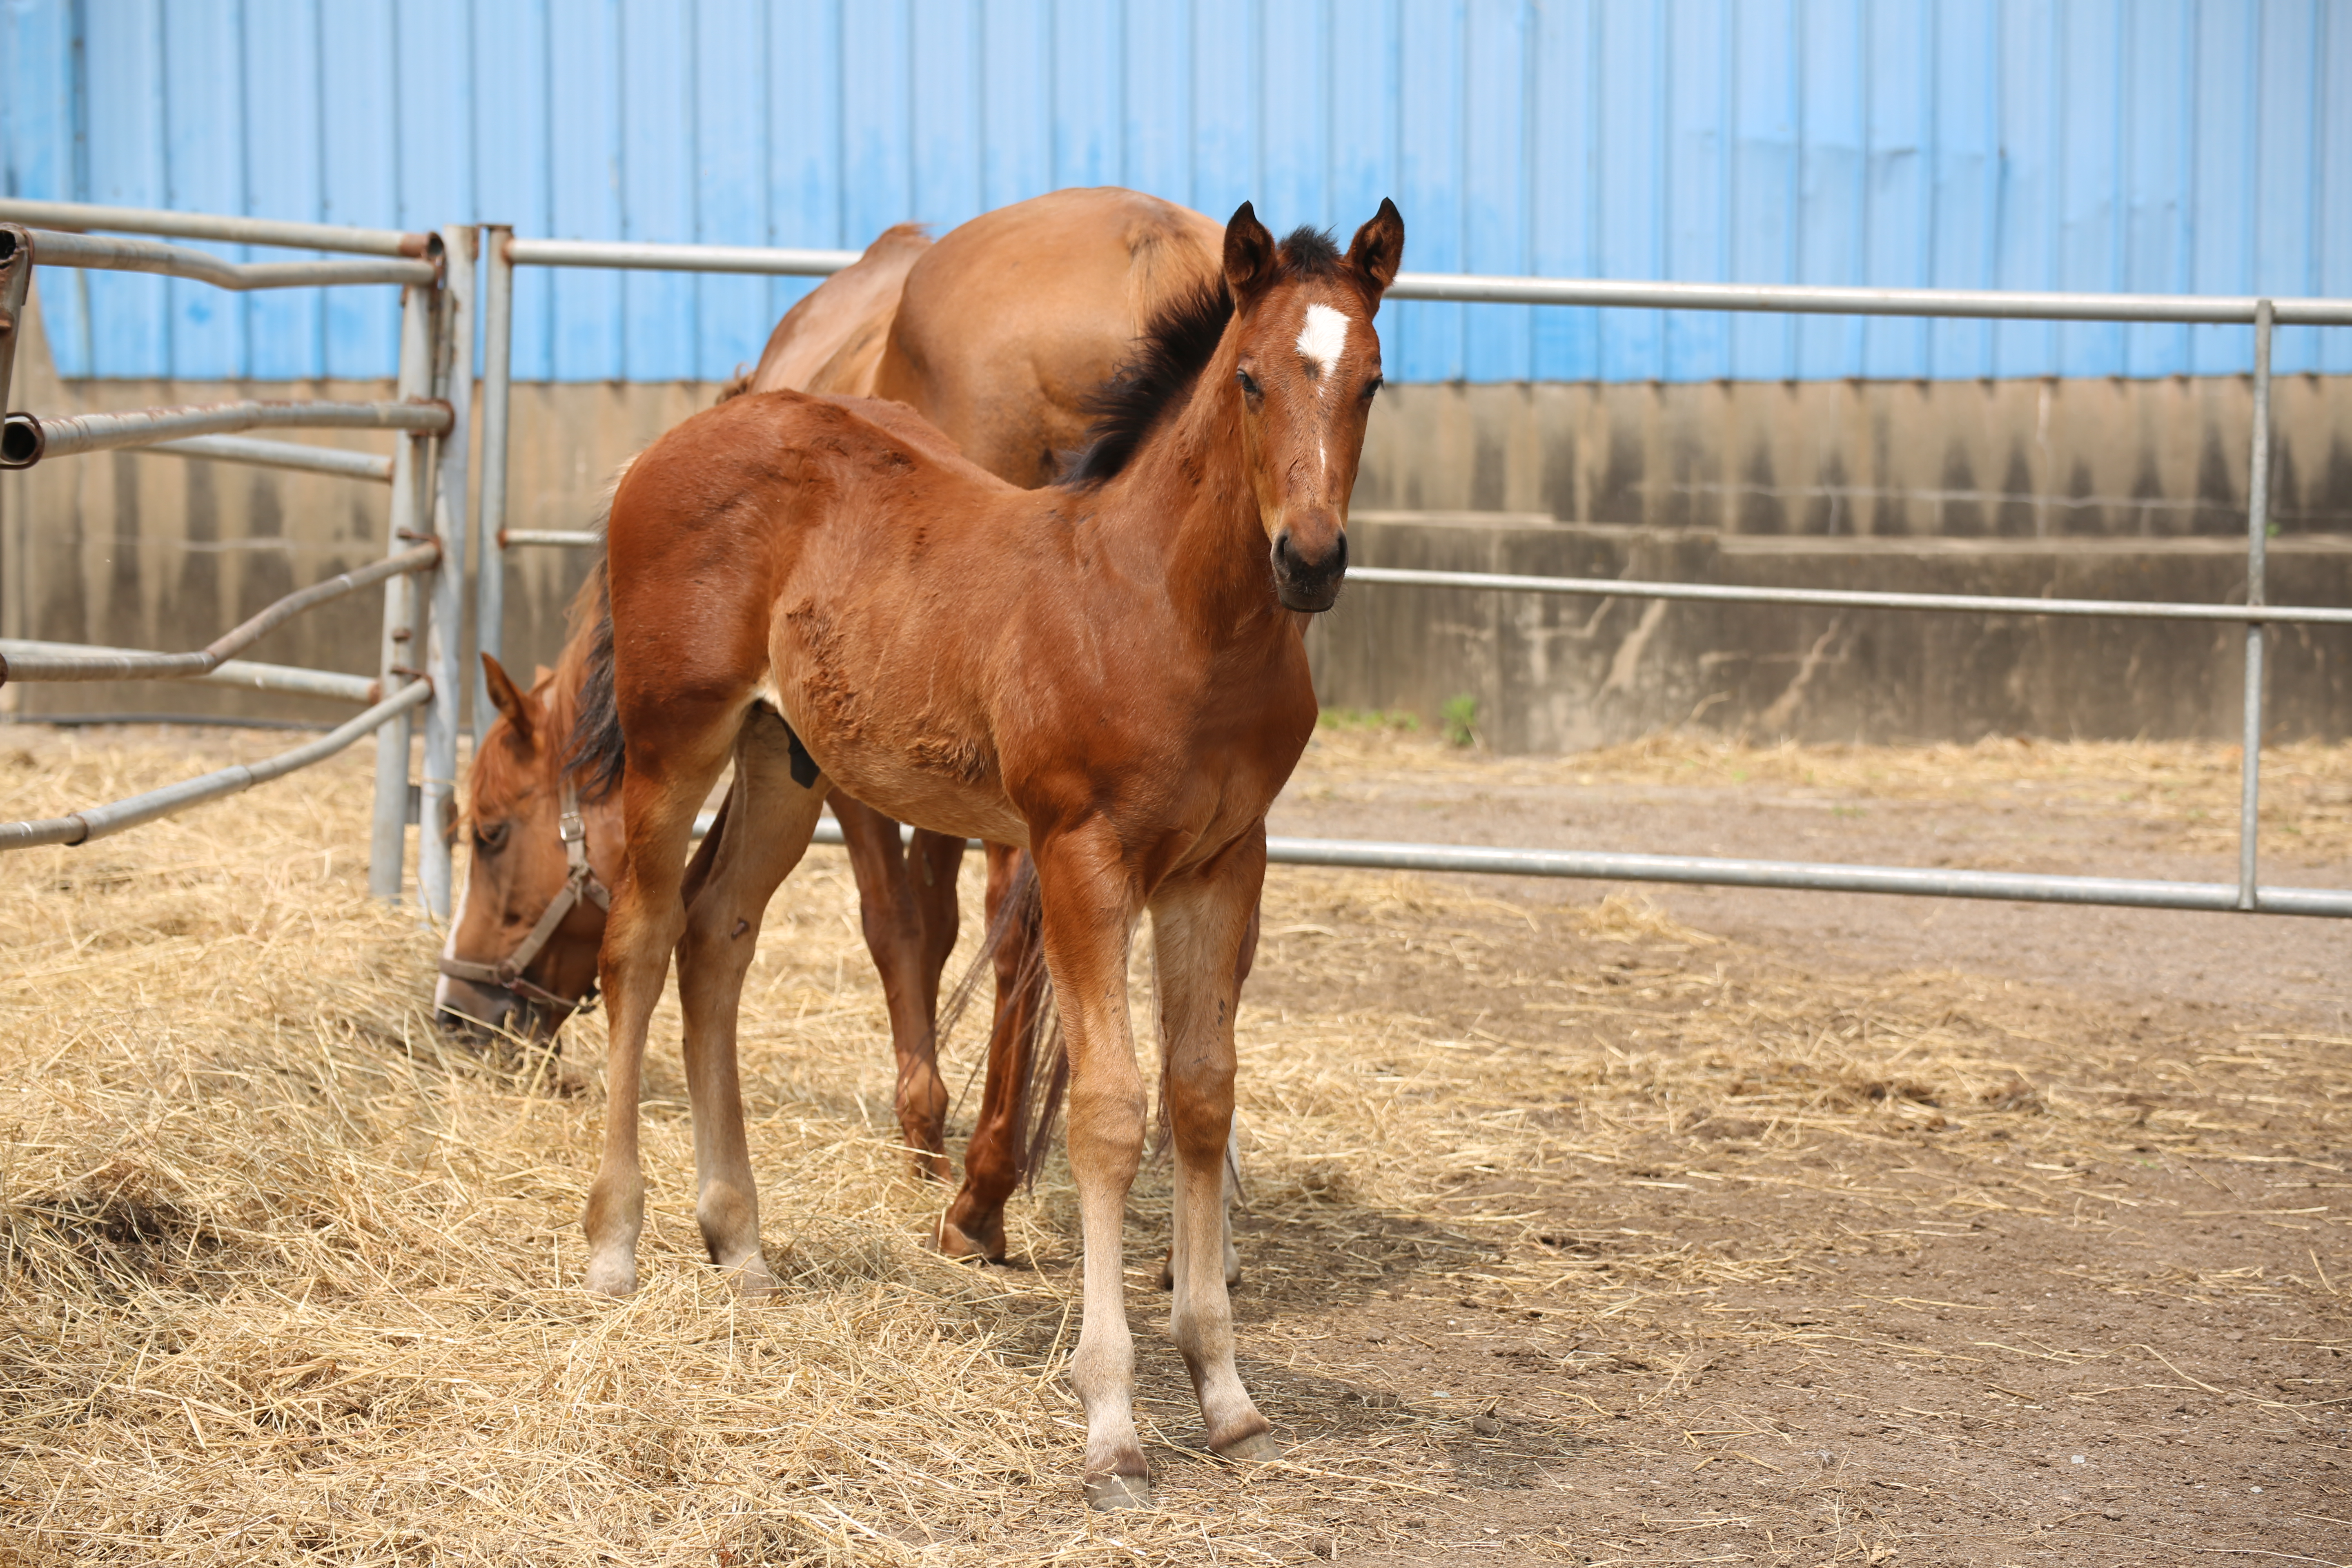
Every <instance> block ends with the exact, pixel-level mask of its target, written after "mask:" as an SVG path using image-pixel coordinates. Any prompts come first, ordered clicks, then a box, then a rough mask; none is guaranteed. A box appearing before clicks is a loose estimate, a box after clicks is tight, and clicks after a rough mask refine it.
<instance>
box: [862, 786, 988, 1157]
mask: <svg viewBox="0 0 2352 1568" xmlns="http://www.w3.org/2000/svg"><path fill="white" fill-rule="evenodd" d="M833 815H834V816H835V819H837V820H838V821H839V822H840V824H841V837H842V841H843V842H844V843H845V845H847V847H848V848H849V868H850V872H851V874H852V875H853V876H855V877H856V879H857V911H858V918H859V923H860V924H861V925H862V926H863V927H864V930H865V933H866V952H869V953H871V954H872V955H873V957H874V968H875V971H876V973H879V974H880V975H881V977H882V1000H883V1005H884V1006H885V1007H886V1008H887V1009H888V1011H889V1015H890V1045H891V1048H892V1050H893V1051H894V1052H895V1053H896V1055H897V1057H898V1093H897V1096H896V1105H897V1110H898V1132H899V1136H900V1137H902V1138H904V1139H905V1140H906V1142H907V1148H908V1151H909V1152H911V1155H912V1157H913V1159H914V1163H915V1171H916V1173H917V1174H919V1175H924V1176H931V1177H936V1178H938V1179H939V1180H941V1181H944V1180H946V1179H947V1175H948V1157H947V1119H948V1090H947V1085H946V1084H945V1083H943V1082H942V1081H940V1059H939V1033H938V1025H939V1009H940V969H941V968H942V967H943V966H944V965H945V964H946V963H947V960H948V953H949V952H951V951H953V949H954V947H955V875H956V869H957V868H958V867H959V866H960V865H961V862H962V859H963V840H962V839H961V838H959V837H951V836H944V835H940V834H937V833H918V834H917V835H916V836H915V842H914V844H913V845H911V846H908V847H901V846H900V844H899V842H898V823H897V822H896V821H895V820H893V819H892V818H890V817H887V816H883V815H882V814H881V813H880V812H878V811H877V810H875V809H874V808H873V807H872V806H870V805H863V804H861V803H859V802H857V801H854V800H851V799H849V798H847V797H846V796H844V795H835V797H834V802H833ZM942 901H944V905H945V907H944V910H942V908H941V904H942ZM942 933H943V934H942ZM935 952H936V955H937V956H936V957H935V956H934V953H935Z"/></svg>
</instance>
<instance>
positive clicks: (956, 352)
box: [435, 187, 1238, 1268]
mask: <svg viewBox="0 0 2352 1568" xmlns="http://www.w3.org/2000/svg"><path fill="white" fill-rule="evenodd" d="M1222 245H1223V230H1222V229H1221V228H1220V227H1219V226H1217V225H1216V224H1215V223H1214V222H1213V221H1211V220H1210V219H1208V218H1205V217H1202V216H1201V215H1200V214H1198V213H1195V212H1192V211H1189V210H1187V209H1185V208H1183V207H1180V206H1176V205H1172V204H1171V203H1168V202H1164V201H1160V200H1159V199H1158V198H1156V197H1152V196H1147V195H1140V194H1139V193H1136V192H1133V191H1125V190H1119V189H1116V188H1108V187H1106V188H1101V189H1093V190H1068V191H1057V192H1055V193H1053V194H1052V195H1045V196H1040V197H1037V198H1034V199H1033V200H1030V201H1025V202H1021V203H1016V204H1014V205H1012V206H1009V207H1004V208H1001V209H999V210H997V211H995V212H992V213H989V214H986V215H984V216H981V217H979V218H975V219H974V220H972V221H971V223H968V224H965V225H963V226H961V227H958V228H957V229H955V230H953V231H952V232H950V234H948V235H947V236H946V237H944V238H942V239H940V241H939V243H938V244H937V245H933V244H932V243H931V242H930V241H929V240H928V239H926V238H924V237H923V236H922V234H921V232H920V230H919V228H918V227H917V226H913V225H901V226H898V227H896V228H893V229H890V230H888V231H887V232H886V233H884V234H883V235H882V236H881V237H879V238H877V239H876V240H875V242H874V243H873V244H872V245H870V246H868V247H866V252H865V254H864V255H863V256H862V257H861V258H859V259H858V261H857V262H856V264H855V265H853V266H851V267H850V268H846V269H845V270H844V271H842V272H839V273H836V274H835V275H834V276H833V277H832V278H830V279H826V280H825V282H824V283H823V284H822V285H820V286H819V287H818V288H817V289H814V291H812V292H811V293H810V294H809V295H807V296H806V297H805V298H803V300H801V301H800V302H799V303H798V304H796V305H794V306H793V309H792V310H790V311H789V312H787V313H786V315H785V317H784V319H783V320H782V321H780V322H779V323H778V324H777V326H776V330H775V331H774V333H773V334H772V336H771V338H770V339H769V342H768V345H767V348H766V350H765V352H764V353H762V354H761V360H760V363H759V366H758V367H757V369H755V370H754V371H753V372H752V374H751V375H749V376H747V377H745V378H744V379H743V380H742V381H740V382H739V383H737V384H734V385H732V386H730V388H728V390H727V392H726V393H725V394H722V396H731V395H736V394H739V393H741V392H744V391H752V392H767V391H776V390H785V389H792V390H809V391H818V392H835V393H847V394H856V395H883V396H888V397H893V398H896V399H898V400H899V401H901V402H904V403H907V404H908V405H910V406H912V407H914V408H916V409H918V410H919V411H920V412H921V413H923V414H924V415H925V416H927V417H928V418H929V420H930V421H931V422H932V423H933V424H935V425H937V426H939V427H940V429H941V430H943V431H944V432H945V433H946V434H947V435H948V436H949V437H951V438H952V439H953V440H954V441H955V443H956V445H957V446H958V447H961V449H962V450H963V452H964V455H965V456H967V457H969V458H971V459H972V460H973V461H975V462H977V463H978V464H980V466H981V467H982V468H987V469H989V470H990V471H991V472H992V473H994V474H996V475H998V476H999V477H1000V478H1003V479H1008V480H1010V481H1012V482H1013V483H1014V484H1019V485H1024V486H1035V485H1041V484H1044V483H1045V482H1046V481H1047V480H1049V479H1052V478H1054V477H1055V475H1057V474H1058V473H1059V472H1060V471H1061V467H1062V464H1063V462H1064V460H1065V459H1066V456H1067V455H1068V454H1071V453H1073V452H1075V451H1076V449H1077V448H1078V447H1080V446H1081V445H1082V443H1083V440H1084V437H1085V432H1086V426H1087V418H1088V416H1087V413H1086V407H1087V400H1088V399H1089V398H1090V397H1092V396H1093V395H1095V394H1096V393H1097V392H1098V391H1099V390H1100V389H1101V388H1102V387H1103V385H1104V384H1106V383H1108V381H1109V380H1110V379H1111V378H1112V376H1113V375H1114V374H1116V372H1117V371H1118V366H1119V363H1120V362H1121V361H1122V360H1123V359H1124V358H1125V357H1126V355H1127V354H1128V353H1129V350H1130V349H1131V348H1132V346H1133V343H1134V341H1135V339H1136V336H1137V334H1138V333H1139V332H1140V331H1141V330H1142V328H1143V326H1144V324H1145V323H1146V322H1148V321H1150V319H1151V318H1152V316H1153V315H1154V313H1155V312H1156V311H1157V310H1158V309H1159V308H1160V305H1161V304H1163V303H1164V302H1166V301H1167V300H1171V299H1174V298H1176V297H1178V296H1179V295H1181V294H1182V293H1185V292H1187V291H1189V290H1194V289H1200V288H1203V287H1208V286H1212V285H1213V284H1214V282H1215V281H1216V279H1217V277H1218V266H1219V262H1218V257H1219V252H1220V247H1222ZM603 607H604V584H603V581H602V574H601V573H600V574H598V575H597V577H596V578H594V579H592V580H591V581H590V583H589V584H587V585H586V586H585V587H584V588H583V591H582V594H581V595H580V597H579V599H578V600H577V601H576V602H575V604H574V605H573V620H572V635H571V637H570V639H569V640H568V641H567V643H566V644H565V647H564V649H563V652H562V656H561V657H560V658H559V659H558V662H557V667H556V669H555V670H554V671H553V672H547V671H544V670H542V671H541V673H540V676H539V677H538V678H537V679H535V680H534V681H533V683H532V685H531V688H530V689H529V690H528V691H525V690H522V689H519V688H518V686H517V685H516V683H515V682H514V681H512V680H510V679H509V678H508V676H507V673H506V671H505V670H503V669H501V668H497V667H496V665H495V661H489V668H488V685H489V690H490V695H491V698H492V700H494V701H495V702H496V703H497V704H498V706H499V710H500V713H501V715H502V717H501V719H500V720H499V722H498V723H496V724H495V725H493V726H492V728H491V729H490V730H489V731H488V733H487V734H486V735H485V736H484V738H483V744H482V747H481V751H480V754H479V755H478V757H477V758H476V760H475V762H474V764H473V770H472V773H471V777H470V781H469V797H470V802H471V805H470V810H469V813H468V816H469V825H470V826H471V828H472V831H473V838H474V844H473V849H474V853H473V855H472V857H471V858H470V861H469V864H468V871H467V887H466V891H465V896H464V898H463V900H461V902H460V906H459V910H458V913H457V920H456V921H454V922H453V925H452V929H451V931H450V936H449V942H448V946H447V949H446V952H445V953H444V955H443V969H444V972H445V973H444V974H443V977H442V980H441V982H440V984H439V986H438V989H437V991H436V997H435V1002H436V1012H437V1013H438V1014H439V1016H442V1017H443V1018H444V1019H445V1020H446V1021H447V1022H448V1023H450V1024H452V1025H457V1024H458V1023H460V1022H461V1021H466V1020H471V1021H474V1022H478V1023H482V1024H488V1025H489V1026H494V1027H516V1028H520V1029H523V1030H525V1031H527V1032H533V1033H538V1034H541V1035H546V1034H551V1033H552V1031H553V1029H554V1027H555V1026H557V1025H559V1024H560V1023H561V1022H562V1020H563V1019H564V1018H565V1017H567V1016H569V1015H570V1014H571V1012H572V1010H573V1009H574V1008H575V1007H576V1006H577V1005H580V1003H581V1002H582V1001H583V998H584V997H585V996H587V995H588V994H589V993H590V991H591V989H592V984H593V979H594V975H595V952H596V947H597V944H598V943H599V942H601V941H602V939H603V935H604V906H603V904H602V903H601V902H598V901H596V900H595V899H594V898H593V897H575V898H573V899H572V901H571V903H570V904H569V905H568V906H567V907H563V908H561V909H559V908H557V904H558V901H559V900H562V899H563V898H564V897H565V895H566V890H567V889H571V888H572V887H573V886H574V885H575V884H577V883H579V882H580V881H581V879H582V878H583V872H584V873H589V874H593V876H592V879H591V886H590V888H589V889H588V890H589V891H590V892H593V893H602V892H603V891H604V889H608V888H610V887H611V886H613V885H614V883H615V882H616V880H617V879H618V876H619V874H620V817H619V799H618V796H617V795H614V794H611V793H609V792H606V791H603V790H600V789H598V788H596V787H594V782H593V781H590V782H589V783H588V784H581V783H580V782H579V781H578V780H577V779H576V778H575V770H574V769H573V768H572V760H573V759H572V750H571V741H572V731H573V727H574V723H575V716H576V714H577V712H578V710H579V706H580V699H581V687H582V683H583V681H584V679H586V673H587V668H588V665H589V655H590V647H589V644H590V639H591V638H592V637H593V635H594V633H595V631H596V627H597V624H598V620H599V617H600V616H601V615H602V612H603ZM832 805H833V810H834V815H835V816H836V817H837V818H838V819H839V820H840V822H841V825H842V836H843V838H844V839H845V843H846V847H847V848H848V851H849V857H850V864H851V868H852V870H853V872H854V873H855V875H856V879H857V888H858V895H859V912H860V916H861V921H862V925H863V928H864V934H865V937H866V946H867V949H868V951H869V952H871V953H872V954H873V958H874V963H875V967H876V970H877V973H879V975H880V977H881V980H882V987H883V995H884V1001H885V1005H886V1007H887V1011H888V1014H889V1017H890V1030H891V1040H892V1045H893V1047H894V1049H895V1052H896V1055H897V1058H898V1089H897V1094H896V1110H897V1113H898V1121H899V1128H900V1132H901V1135H902V1137H904V1139H905V1140H906V1142H907V1145H908V1149H909V1151H910V1152H911V1154H912V1157H913V1159H914V1161H915V1163H916V1166H917V1168H918V1169H919V1171H921V1172H922V1173H926V1174H929V1175H935V1176H941V1177H944V1176H945V1175H946V1174H947V1173H948V1163H947V1155H946V1148H947V1144H946V1120H947V1108H948V1094H947V1089H946V1085H945V1083H944V1081H943V1080H942V1079H941V1078H940V1072H939V1068H938V1039H937V1035H936V1032H935V1021H936V1019H937V1016H938V1010H939V995H940V971H941V969H942V968H943V966H944V965H945V964H946V963H947V959H948V956H949V954H950V952H951V951H952V949H953V947H954V945H955V939H956V924H957V910H956V873H957V869H958V867H959V866H960V865H961V859H962V856H963V850H964V840H963V838H962V837H961V836H956V835H942V834H935V833H930V832H928V831H923V830H918V831H917V832H916V833H915V834H914V835H913V837H912V839H911V841H909V842H907V843H904V844H902V842H901V837H900V833H899V826H898V822H897V821H896V820H894V819H892V818H890V817H888V816H884V815H883V814H882V813H880V812H878V811H876V810H874V809H872V808H871V807H869V806H866V805H863V804H861V803H860V802H858V801H856V800H853V799H851V798H850V797H849V796H848V795H845V794H844V793H841V792H835V794H834V795H833V796H832ZM575 813H576V820H577V824H578V826H577V829H576V831H577V832H578V834H579V835H580V836H581V837H579V838H577V839H574V840H567V839H565V838H564V837H562V833H563V832H564V831H566V829H565V827H564V823H565V819H566V818H567V816H573V814H575ZM1018 871H1019V868H1018V866H1017V864H1016V860H1015V852H1014V851H1013V850H1011V849H1009V848H1003V847H991V850H990V864H989V878H988V886H989V903H988V908H989V910H990V914H991V919H992V921H993V920H994V917H995V913H996V911H997V910H998V907H999V904H1000V902H1001V900H1002V898H1003V894H1004V892H1005V891H1006V890H1007V889H1010V888H1011V887H1013V885H1014V883H1015V880H1016V878H1017V876H1018ZM551 910H553V911H554V913H555V915H556V916H557V917H558V918H557V920H556V922H555V923H554V924H553V925H552V926H551V927H550V926H546V921H547V917H548V916H549V913H550V911H551ZM542 927H545V928H546V929H544V930H542ZM534 937H536V938H537V939H538V940H537V941H536V942H534V940H533V939H534ZM1037 942H1038V935H1037V931H1036V926H1035V919H1034V910H1031V911H1029V912H1028V913H1027V914H1026V916H1025V918H1024V917H1023V915H1022V911H1020V910H1015V918H1014V919H1013V921H1011V922H1010V924H1009V929H1008V930H1007V931H1006V933H1005V936H1004V939H1003V941H1002V942H1000V943H998V944H997V946H996V948H995V950H994V952H993V954H992V959H993V963H994V966H995V970H996V974H997V982H998V984H997V997H996V1005H995V1008H994V1016H993V1019H992V1027H991V1033H990V1041H989V1050H988V1074H987V1079H986V1082H985V1085H984V1087H983V1089H982V1099H981V1105H980V1109H979V1114H978V1117H977V1120H976V1122H975V1125H974V1127H973V1130H972V1136H971V1145H970V1147H969V1149H968V1151H967V1152H966V1156H965V1161H964V1176H963V1183H962V1185H961V1189H960V1190H959V1191H958V1192H957V1194H955V1197H954V1198H953V1200H952V1201H951V1202H950V1205H949V1207H948V1210H947V1212H946V1215H944V1217H943V1219H942V1221H941V1224H940V1231H939V1240H940V1246H941V1247H942V1248H943V1249H944V1250H946V1251H947V1252H949V1253H950V1254H953V1255H956V1256H973V1255H977V1256H982V1257H987V1258H1002V1257H1003V1255H1004V1252H1005V1233H1004V1218H1003V1209H1004V1205H1005V1202H1006V1201H1007V1200H1008V1199H1009V1198H1010V1197H1011V1196H1012V1194H1013V1191H1014V1190H1015V1189H1016V1188H1017V1187H1018V1185H1019V1184H1020V1182H1021V1180H1022V1178H1023V1177H1024V1174H1025V1173H1026V1169H1027V1165H1028V1163H1029V1159H1028V1155H1029V1151H1028V1150H1027V1148H1026V1147H1024V1141H1025V1137H1026V1135H1027V1134H1026V1130H1025V1129H1024V1114H1023V1113H1024V1109H1026V1108H1027V1107H1028V1106H1029V1105H1030V1103H1031V1094H1032V1086H1031V1076H1032V1073H1033V1071H1034V1070H1036V1068H1037V1064H1036V1063H1035V1061H1034V1053H1035V1049H1036V1047H1037V1045H1038V1037H1039V1035H1040V1033H1041V1029H1040V1026H1039V1024H1040V1016H1041V1014H1042V1010H1043V1008H1044V1005H1045V994H1044V988H1043V985H1042V984H1041V978H1040V976H1039V974H1038V970H1039V964H1038V963H1037V959H1036V952H1037ZM1024 976H1025V977H1026V978H1024ZM1228 1266H1229V1268H1237V1267H1238V1259H1237V1258H1231V1257H1230V1256H1229V1257H1228Z"/></svg>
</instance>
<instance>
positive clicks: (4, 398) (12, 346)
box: [0, 223, 33, 414]
mask: <svg viewBox="0 0 2352 1568" xmlns="http://www.w3.org/2000/svg"><path fill="white" fill-rule="evenodd" d="M32 287H33V247H32V244H31V242H30V241H29V240H28V239H27V238H26V235H25V231H24V230H23V229H22V228H20V227H18V226H16V225H15V224H13V223H11V224H0V414H5V413H6V412H7V410H8V387H9V384H10V383H11V381H12V380H13V379H14V378H15V375H16V345H17V344H18V343H20V342H23V341H24V338H25V300H26V296H27V295H28V294H29V293H30V292H31V290H32Z"/></svg>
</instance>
